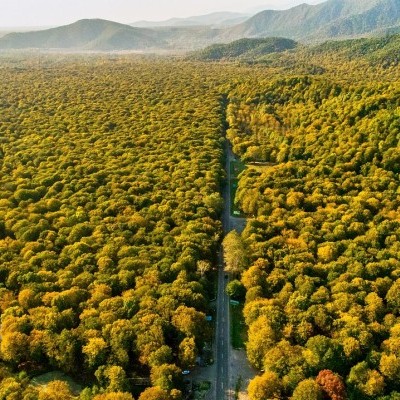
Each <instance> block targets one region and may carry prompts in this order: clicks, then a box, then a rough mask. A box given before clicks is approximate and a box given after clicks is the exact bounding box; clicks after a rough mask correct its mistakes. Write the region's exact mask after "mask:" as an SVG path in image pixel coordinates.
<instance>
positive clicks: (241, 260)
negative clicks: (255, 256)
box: [222, 230, 248, 275]
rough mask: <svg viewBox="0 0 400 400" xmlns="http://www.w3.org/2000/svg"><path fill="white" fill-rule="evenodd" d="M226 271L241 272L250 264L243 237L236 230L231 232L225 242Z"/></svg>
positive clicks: (235, 273)
mask: <svg viewBox="0 0 400 400" xmlns="http://www.w3.org/2000/svg"><path fill="white" fill-rule="evenodd" d="M222 246H223V249H224V261H225V271H227V272H231V273H232V274H234V275H238V274H240V273H241V272H242V271H243V270H244V269H245V268H246V267H247V265H248V256H247V250H246V247H245V244H244V242H243V239H242V238H241V237H240V236H239V234H238V233H237V232H236V231H235V230H234V231H231V232H229V233H228V234H227V235H226V236H225V238H224V240H223V242H222Z"/></svg>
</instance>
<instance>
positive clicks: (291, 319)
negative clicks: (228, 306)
mask: <svg viewBox="0 0 400 400" xmlns="http://www.w3.org/2000/svg"><path fill="white" fill-rule="evenodd" d="M344 65H345V66H346V64H344ZM350 65H351V64H347V68H348V69H347V70H346V71H347V72H348V74H346V75H345V74H341V75H339V72H338V69H339V68H340V67H335V66H332V65H331V66H330V65H329V63H327V64H326V68H331V70H332V72H331V73H328V72H325V73H324V74H322V75H321V74H318V75H314V76H312V75H302V76H300V75H297V76H279V77H274V78H271V77H262V76H259V75H258V76H256V77H249V78H248V79H243V80H242V81H241V82H240V83H238V84H237V86H236V88H235V89H233V90H232V91H231V92H230V94H229V105H228V112H227V119H228V122H229V126H230V128H229V129H228V131H227V136H228V138H229V140H230V141H231V143H232V145H233V150H234V152H235V153H236V154H238V155H240V157H241V158H242V159H243V160H244V161H245V162H246V163H247V168H246V170H245V171H243V172H242V173H241V175H240V180H239V188H238V191H237V194H236V202H237V203H238V204H239V205H240V206H241V208H242V210H243V211H244V212H245V213H246V214H247V215H248V216H249V219H248V223H247V226H246V228H245V230H244V232H243V234H242V239H241V240H242V241H243V243H242V246H244V248H245V250H243V251H245V252H246V253H247V257H248V259H249V262H248V265H247V266H244V265H242V267H241V270H242V273H241V277H240V280H241V284H242V285H243V286H244V287H245V289H246V303H245V308H244V317H245V320H246V324H247V325H248V329H249V330H248V342H247V355H248V358H249V361H250V362H251V363H252V364H253V365H254V366H255V367H256V368H257V369H259V370H262V371H265V372H264V373H262V374H261V375H260V376H257V377H256V378H255V379H254V380H253V381H252V382H251V383H250V385H249V389H248V390H249V395H250V398H251V399H252V400H263V399H267V398H291V399H294V400H306V399H307V400H310V399H347V398H348V399H354V400H355V399H357V400H358V399H382V400H383V399H398V398H400V386H399V381H400V380H399V379H400V347H399V343H400V342H399V338H400V333H399V332H400V320H399V310H400V308H399V307H400V302H399V301H400V297H399V288H400V260H399V255H400V244H399V243H400V242H399V239H400V211H399V209H400V208H399V207H400V200H399V199H400V197H399V193H400V189H399V173H400V156H399V145H400V131H399V128H400V113H399V106H400V96H399V95H400V86H399V83H398V80H397V79H396V78H395V76H396V75H395V74H396V71H394V73H393V74H391V73H390V72H391V71H386V72H385V70H382V69H381V67H379V68H376V67H372V66H366V67H367V68H366V70H365V73H364V74H363V75H359V76H358V77H357V75H356V73H354V72H355V71H354V70H352V69H350V68H349V67H350ZM341 67H343V64H342V65H341ZM364 67H365V66H364Z"/></svg>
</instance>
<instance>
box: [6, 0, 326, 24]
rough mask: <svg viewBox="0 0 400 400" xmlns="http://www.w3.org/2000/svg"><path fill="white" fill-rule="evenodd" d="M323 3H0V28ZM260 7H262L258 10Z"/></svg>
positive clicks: (147, 0)
mask: <svg viewBox="0 0 400 400" xmlns="http://www.w3.org/2000/svg"><path fill="white" fill-rule="evenodd" d="M322 1H323V0H0V27H17V26H45V25H61V24H68V23H71V22H75V21H77V20H79V19H82V18H104V19H109V20H113V21H118V22H123V23H129V22H134V21H138V20H142V19H145V20H163V19H167V18H171V17H187V16H191V15H200V14H207V13H211V12H214V11H253V10H255V9H257V10H258V9H262V8H264V7H265V8H266V9H267V8H275V9H280V8H290V7H291V6H294V5H297V4H301V3H304V2H306V3H310V4H315V3H321V2H322ZM259 6H264V7H259Z"/></svg>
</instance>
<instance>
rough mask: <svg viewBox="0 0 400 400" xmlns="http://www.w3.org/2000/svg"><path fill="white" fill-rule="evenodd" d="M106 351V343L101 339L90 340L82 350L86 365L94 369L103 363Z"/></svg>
mask: <svg viewBox="0 0 400 400" xmlns="http://www.w3.org/2000/svg"><path fill="white" fill-rule="evenodd" d="M107 350H108V345H107V343H106V342H105V341H104V339H103V338H98V337H94V338H90V339H89V341H88V344H87V345H85V346H83V348H82V352H83V354H84V355H85V356H86V360H87V363H88V365H89V366H90V367H92V368H94V369H95V368H96V367H98V366H100V365H102V364H103V363H104V362H105V359H106V357H107Z"/></svg>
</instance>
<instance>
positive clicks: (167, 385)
mask: <svg viewBox="0 0 400 400" xmlns="http://www.w3.org/2000/svg"><path fill="white" fill-rule="evenodd" d="M150 378H151V383H152V384H153V386H159V387H160V388H161V389H163V390H167V391H170V390H172V389H174V388H176V387H177V386H178V385H179V382H180V381H181V380H182V371H181V369H180V368H178V367H177V366H176V365H175V364H162V365H160V366H154V367H153V368H152V369H151V376H150Z"/></svg>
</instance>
